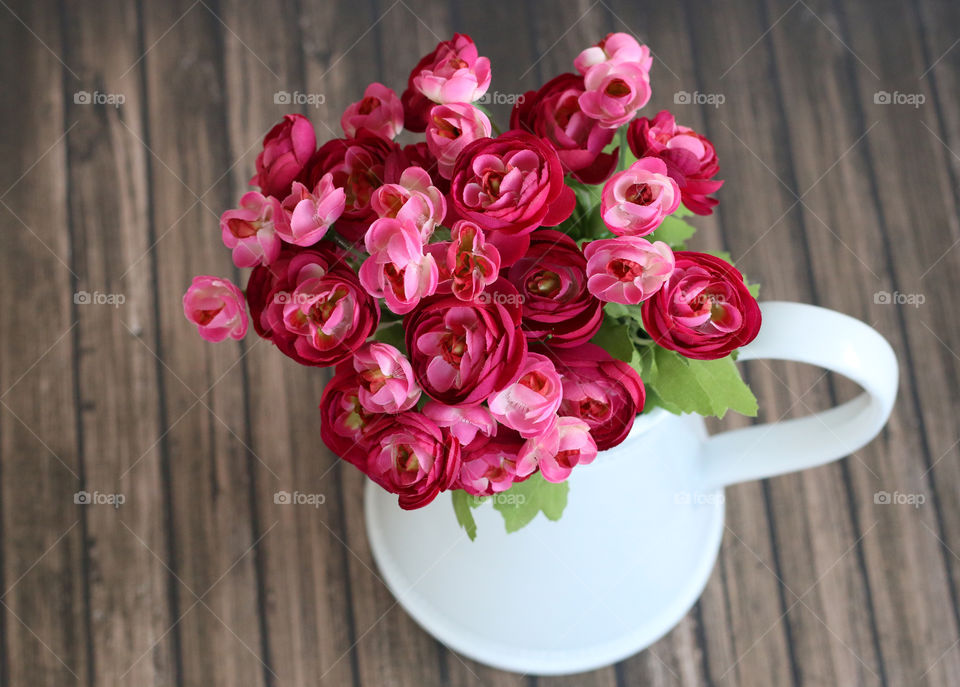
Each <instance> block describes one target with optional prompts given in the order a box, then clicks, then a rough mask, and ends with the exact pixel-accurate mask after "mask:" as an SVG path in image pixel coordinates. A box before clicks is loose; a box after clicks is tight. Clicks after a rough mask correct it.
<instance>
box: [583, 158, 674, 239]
mask: <svg viewBox="0 0 960 687" xmlns="http://www.w3.org/2000/svg"><path fill="white" fill-rule="evenodd" d="M678 205H680V189H679V187H678V186H677V182H676V181H674V180H673V179H671V178H670V177H669V176H667V165H666V164H665V163H664V162H663V160H660V159H658V158H655V157H644V158H640V159H639V160H637V161H636V162H634V163H633V164H632V165H630V167H629V168H628V169H626V170H624V171H622V172H619V173H617V174H614V175H613V176H612V177H610V180H609V181H607V183H606V184H604V185H603V193H602V195H601V196H600V213H601V215H602V217H603V222H604V224H606V225H607V227H608V228H609V229H610V231H612V232H613V233H614V234H617V235H618V236H645V235H647V234H649V233H650V232H652V231H653V230H654V229H656V228H657V227H659V226H660V223H661V222H663V218H664V217H666V216H667V215H669V214H670V213H672V212H673V211H674V210H676V209H677V206H678Z"/></svg>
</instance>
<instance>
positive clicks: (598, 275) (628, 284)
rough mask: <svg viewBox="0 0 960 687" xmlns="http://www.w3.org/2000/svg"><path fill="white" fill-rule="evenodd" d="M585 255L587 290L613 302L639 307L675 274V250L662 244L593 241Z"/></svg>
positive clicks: (634, 240) (634, 238) (635, 240)
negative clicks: (671, 274)
mask: <svg viewBox="0 0 960 687" xmlns="http://www.w3.org/2000/svg"><path fill="white" fill-rule="evenodd" d="M583 253H584V255H585V256H586V258H587V288H588V289H589V290H590V293H592V294H593V295H594V296H596V297H597V298H599V299H600V300H601V301H607V302H610V303H623V304H625V305H637V304H639V303H641V302H642V301H645V300H647V299H648V298H650V296H652V295H653V294H655V293H656V292H657V291H658V290H660V287H661V286H663V285H664V284H665V283H666V281H667V279H669V278H670V273H671V272H673V266H674V258H673V251H672V250H670V246H668V245H667V244H665V243H664V242H663V241H656V242H654V243H650V242H649V241H647V240H646V239H642V238H640V237H639V236H620V237H617V238H615V239H600V240H598V241H591V242H590V243H588V244H587V246H586V247H585V248H584V249H583Z"/></svg>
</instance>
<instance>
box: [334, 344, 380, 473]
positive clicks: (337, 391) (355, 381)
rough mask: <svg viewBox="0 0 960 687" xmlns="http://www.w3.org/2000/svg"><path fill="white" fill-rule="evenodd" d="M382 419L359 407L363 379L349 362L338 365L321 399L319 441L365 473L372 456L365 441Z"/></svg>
mask: <svg viewBox="0 0 960 687" xmlns="http://www.w3.org/2000/svg"><path fill="white" fill-rule="evenodd" d="M382 417H383V416H382V415H380V414H379V413H372V412H370V411H369V410H367V409H366V408H364V406H363V404H362V403H360V378H359V376H358V375H357V373H356V372H355V371H354V369H353V366H352V365H351V364H350V362H349V361H347V362H345V363H341V364H340V365H338V366H337V371H336V374H335V375H334V376H333V379H331V380H330V381H329V382H327V385H326V386H325V387H324V389H323V396H322V397H321V399H320V439H321V440H322V441H323V443H324V444H326V446H327V448H329V449H330V450H331V451H333V453H335V454H336V455H337V456H339V457H340V458H342V459H343V460H346V461H347V462H349V463H352V464H353V465H356V466H357V467H358V468H359V469H360V470H362V471H363V472H366V471H367V462H368V460H369V452H368V450H367V445H366V442H365V438H366V437H367V436H368V434H369V432H370V430H371V428H372V427H373V426H374V424H375V423H376V422H377V421H378V420H380V419H381V418H382Z"/></svg>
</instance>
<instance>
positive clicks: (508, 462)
mask: <svg viewBox="0 0 960 687" xmlns="http://www.w3.org/2000/svg"><path fill="white" fill-rule="evenodd" d="M523 445H524V440H523V437H521V436H520V435H519V434H517V433H516V432H514V431H512V430H510V429H507V428H506V427H500V428H499V429H498V431H497V433H496V436H493V437H489V438H483V439H478V440H477V441H475V442H474V443H472V444H470V446H465V447H464V448H463V451H462V464H461V467H460V479H459V480H458V482H457V484H456V486H457V487H459V488H461V489H463V490H464V491H466V492H467V493H468V494H473V495H474V496H490V495H492V494H499V493H500V492H503V491H506V490H507V489H509V488H510V487H512V486H513V484H514V483H515V482H520V481H522V479H520V478H518V477H517V456H518V454H519V453H520V450H521V449H522V448H523Z"/></svg>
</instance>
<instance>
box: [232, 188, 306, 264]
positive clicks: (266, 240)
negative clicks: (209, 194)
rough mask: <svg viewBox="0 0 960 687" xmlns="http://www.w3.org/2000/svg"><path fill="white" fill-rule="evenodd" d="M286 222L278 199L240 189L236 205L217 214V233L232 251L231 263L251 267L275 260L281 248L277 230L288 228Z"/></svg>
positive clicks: (287, 218)
mask: <svg viewBox="0 0 960 687" xmlns="http://www.w3.org/2000/svg"><path fill="white" fill-rule="evenodd" d="M289 222H290V219H289V217H288V216H287V213H286V211H285V210H284V209H283V208H282V207H281V206H280V201H279V200H277V199H276V198H274V197H273V196H265V195H262V194H260V193H258V192H256V191H250V192H248V193H244V194H243V197H242V198H240V207H239V208H236V209H235V210H227V211H226V212H224V213H223V214H222V215H221V216H220V233H221V235H222V237H223V243H224V245H226V247H227V248H229V249H230V250H232V251H233V264H234V265H236V266H237V267H253V266H254V265H257V264H263V265H269V264H270V263H271V262H273V261H274V260H276V259H277V256H278V255H279V254H280V248H281V243H280V236H279V235H278V231H280V232H286V231H289V230H288V228H287V225H288V224H289Z"/></svg>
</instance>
